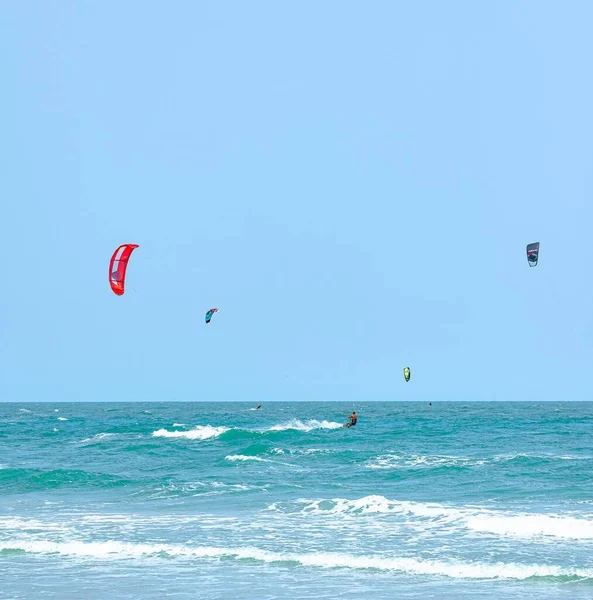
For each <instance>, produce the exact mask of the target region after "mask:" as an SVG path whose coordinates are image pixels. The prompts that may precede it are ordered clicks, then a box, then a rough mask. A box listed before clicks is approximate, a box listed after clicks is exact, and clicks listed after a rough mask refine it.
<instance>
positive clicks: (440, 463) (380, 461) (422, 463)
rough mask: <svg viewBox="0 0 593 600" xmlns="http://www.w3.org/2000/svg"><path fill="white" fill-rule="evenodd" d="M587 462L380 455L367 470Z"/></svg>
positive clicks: (549, 457)
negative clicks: (522, 462)
mask: <svg viewBox="0 0 593 600" xmlns="http://www.w3.org/2000/svg"><path fill="white" fill-rule="evenodd" d="M522 458H527V459H542V460H589V459H591V457H590V456H572V455H558V454H525V453H518V454H498V455H496V456H490V457H477V456H447V455H440V454H429V455H423V454H382V455H380V456H377V457H376V458H374V459H371V460H370V461H369V462H367V464H366V466H367V467H368V468H369V469H414V468H418V469H422V468H432V467H466V468H467V467H482V466H485V465H492V464H497V463H505V462H510V461H513V460H517V459H522Z"/></svg>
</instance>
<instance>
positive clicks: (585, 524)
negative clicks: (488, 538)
mask: <svg viewBox="0 0 593 600" xmlns="http://www.w3.org/2000/svg"><path fill="white" fill-rule="evenodd" d="M467 526H468V527H469V528H470V529H473V530H474V531H477V532H482V533H494V534H496V535H500V536H511V537H522V538H530V537H540V536H550V537H554V538H565V539H572V540H585V539H593V520H588V519H579V518H575V517H565V516H559V515H530V514H524V515H515V516H498V515H496V513H486V514H478V515H476V516H473V517H468V518H467Z"/></svg>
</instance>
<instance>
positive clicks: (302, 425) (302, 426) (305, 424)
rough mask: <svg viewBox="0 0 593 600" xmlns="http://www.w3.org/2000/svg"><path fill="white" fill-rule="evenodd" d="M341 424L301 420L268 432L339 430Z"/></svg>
mask: <svg viewBox="0 0 593 600" xmlns="http://www.w3.org/2000/svg"><path fill="white" fill-rule="evenodd" d="M340 427H342V424H341V423H336V422H334V421H326V420H325V419H324V420H323V421H318V420H317V419H308V420H306V421H301V420H300V419H292V420H291V421H289V422H288V423H281V424H279V425H274V426H272V427H270V429H269V430H268V431H286V430H287V429H295V430H296V431H313V430H314V429H339V428H340Z"/></svg>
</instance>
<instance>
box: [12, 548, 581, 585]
mask: <svg viewBox="0 0 593 600" xmlns="http://www.w3.org/2000/svg"><path fill="white" fill-rule="evenodd" d="M2 550H20V551H24V552H29V553H34V554H61V555H63V556H74V557H80V558H90V559H98V560H126V559H138V558H146V557H153V558H155V559H159V558H162V557H165V556H166V557H169V558H182V559H196V558H203V559H220V558H226V559H228V558H232V559H235V560H246V559H250V560H256V561H260V562H263V563H287V562H293V563H297V564H299V565H302V566H307V567H318V568H325V569H332V568H340V569H349V570H352V569H377V570H381V571H395V572H400V573H410V574H416V575H435V576H445V577H450V578H453V579H517V580H523V579H529V578H531V577H574V578H591V577H593V569H579V568H574V567H560V566H557V565H541V564H540V565H538V564H521V563H503V562H496V563H484V562H459V561H451V562H445V561H437V560H418V559H415V558H407V557H397V556H394V557H386V556H374V555H369V556H357V555H353V554H347V553H340V552H310V553H301V552H286V553H285V552H273V551H269V550H261V549H259V548H256V547H250V546H246V547H245V546H243V547H237V548H224V547H209V546H182V545H174V544H150V543H148V544H137V543H129V542H120V541H105V542H82V541H62V542H50V541H42V540H10V541H4V542H1V543H0V551H2Z"/></svg>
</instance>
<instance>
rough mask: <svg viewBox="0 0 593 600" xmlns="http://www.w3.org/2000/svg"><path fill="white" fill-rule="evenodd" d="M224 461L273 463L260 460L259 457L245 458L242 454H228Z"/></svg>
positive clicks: (263, 459)
mask: <svg viewBox="0 0 593 600" xmlns="http://www.w3.org/2000/svg"><path fill="white" fill-rule="evenodd" d="M224 459H225V460H230V461H233V462H235V461H247V460H255V461H257V462H274V461H271V460H266V459H265V458H260V457H259V456H245V455H243V454H230V455H229V456H225V457H224Z"/></svg>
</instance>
